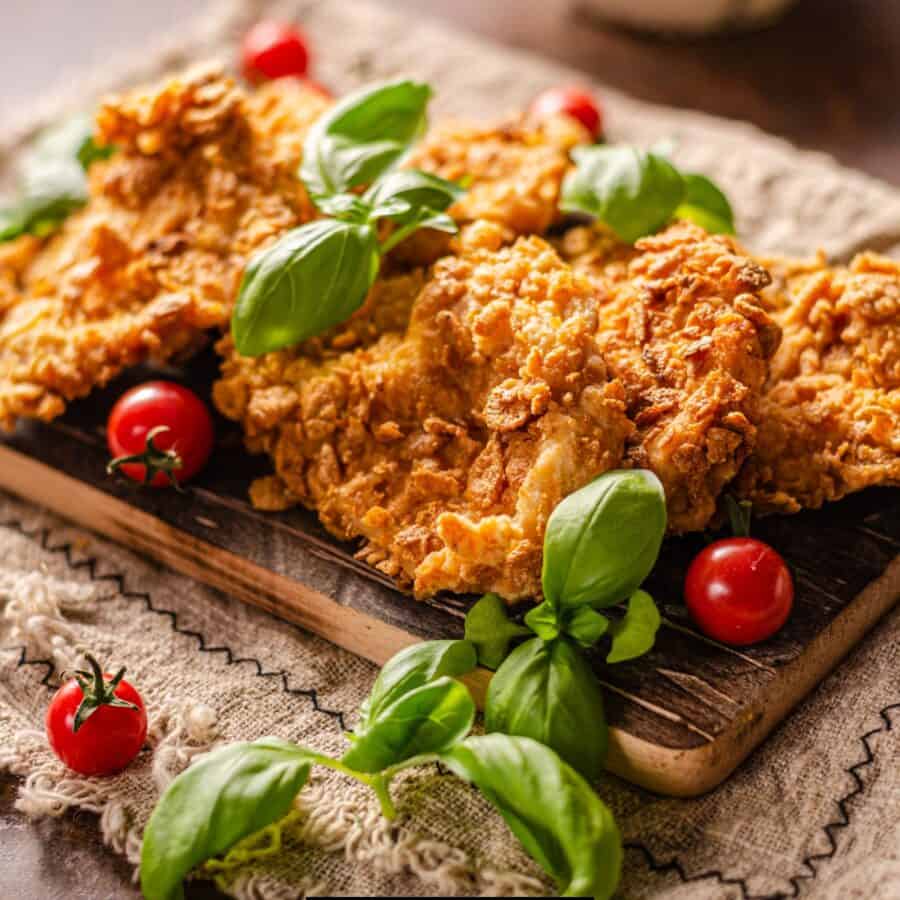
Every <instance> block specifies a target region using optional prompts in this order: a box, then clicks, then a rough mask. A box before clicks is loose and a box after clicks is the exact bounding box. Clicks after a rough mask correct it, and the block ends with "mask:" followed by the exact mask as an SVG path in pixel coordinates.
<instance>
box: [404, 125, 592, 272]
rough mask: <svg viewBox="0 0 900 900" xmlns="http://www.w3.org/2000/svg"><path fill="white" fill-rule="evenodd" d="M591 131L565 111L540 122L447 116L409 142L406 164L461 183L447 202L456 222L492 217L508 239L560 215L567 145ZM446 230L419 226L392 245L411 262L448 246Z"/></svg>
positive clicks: (421, 260) (424, 260) (429, 257)
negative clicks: (460, 191) (456, 196)
mask: <svg viewBox="0 0 900 900" xmlns="http://www.w3.org/2000/svg"><path fill="white" fill-rule="evenodd" d="M589 138H590V136H589V135H588V133H587V131H585V130H584V129H583V128H582V126H581V125H580V124H579V123H577V122H575V121H574V120H572V119H570V118H569V117H567V116H564V117H560V118H558V119H556V118H554V119H551V120H549V121H548V122H545V123H543V124H541V125H531V124H529V123H527V122H526V121H525V120H523V119H515V120H511V121H509V122H505V123H501V124H499V125H478V124H472V123H465V122H455V121H451V122H446V123H443V124H440V125H437V126H436V127H435V128H433V129H432V130H431V131H429V133H428V134H426V135H425V138H424V139H423V140H422V142H421V143H420V144H419V145H418V146H416V147H415V149H414V150H413V153H412V154H411V156H410V159H409V161H408V163H407V165H409V166H410V167H411V168H416V169H424V170H425V171H426V172H432V173H434V174H436V175H440V176H441V177H442V178H446V179H448V180H450V181H457V182H461V183H463V184H465V185H466V186H467V190H466V194H465V196H463V197H462V198H461V199H460V200H458V201H457V202H456V203H455V204H454V205H453V206H451V207H450V209H449V213H450V214H451V215H452V216H453V218H454V219H456V221H457V222H460V223H469V222H478V221H483V222H492V223H495V224H497V225H500V226H502V228H503V229H504V240H505V242H507V243H509V242H510V241H512V240H514V239H515V237H516V236H518V235H524V234H535V233H537V234H541V233H543V232H544V231H546V230H547V228H549V227H550V225H551V224H553V222H554V221H556V219H557V218H558V217H559V193H560V189H561V186H562V180H563V177H564V176H565V174H566V172H567V171H568V170H569V166H570V163H569V150H571V148H572V147H574V146H575V145H576V144H578V143H583V142H585V141H586V140H589ZM448 247H449V242H448V238H447V236H446V235H443V234H440V233H439V232H433V231H431V232H420V233H419V234H415V235H413V236H412V238H411V239H410V240H408V241H406V242H404V243H403V244H402V245H401V246H400V247H399V248H398V250H397V251H396V255H397V257H398V258H400V259H402V260H405V261H408V262H413V263H417V264H420V265H421V264H428V263H431V262H434V261H435V260H436V259H438V258H439V257H440V256H442V255H445V254H446V253H447V252H448Z"/></svg>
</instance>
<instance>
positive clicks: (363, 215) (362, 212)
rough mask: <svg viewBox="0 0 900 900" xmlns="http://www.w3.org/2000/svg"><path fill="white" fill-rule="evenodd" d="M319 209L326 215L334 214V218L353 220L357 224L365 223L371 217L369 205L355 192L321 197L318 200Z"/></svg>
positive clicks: (346, 220)
mask: <svg viewBox="0 0 900 900" xmlns="http://www.w3.org/2000/svg"><path fill="white" fill-rule="evenodd" d="M319 209H320V210H322V212H323V213H325V215H327V216H334V218H335V219H342V220H343V221H345V222H354V223H355V224H357V225H365V224H367V223H368V222H369V220H370V219H371V218H372V209H371V207H370V206H369V204H368V203H366V202H365V201H363V199H362V198H361V197H358V196H357V195H356V194H333V195H332V196H330V197H323V198H322V199H321V201H320V202H319Z"/></svg>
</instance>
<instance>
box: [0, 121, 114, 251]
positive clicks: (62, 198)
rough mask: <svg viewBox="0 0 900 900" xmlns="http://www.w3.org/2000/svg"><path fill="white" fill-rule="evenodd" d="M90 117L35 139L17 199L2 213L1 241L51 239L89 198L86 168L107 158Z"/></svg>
mask: <svg viewBox="0 0 900 900" xmlns="http://www.w3.org/2000/svg"><path fill="white" fill-rule="evenodd" d="M92 132H93V121H92V119H91V118H90V117H89V116H84V115H82V116H74V117H73V118H71V119H68V120H66V121H65V122H63V124H62V125H60V126H58V127H57V128H53V129H50V130H48V131H46V132H44V133H43V134H41V135H40V136H38V138H37V139H36V140H35V142H34V144H33V145H32V146H31V147H30V149H29V151H28V153H27V154H26V155H25V157H24V158H23V160H22V163H21V166H20V184H19V198H18V200H17V201H16V203H15V204H14V205H13V206H12V207H8V208H6V209H3V210H0V241H8V240H12V239H13V238H16V237H18V236H19V235H21V234H25V233H29V234H35V235H38V236H43V235H45V234H49V233H50V232H52V231H54V230H56V229H57V228H58V227H59V225H60V224H61V223H62V222H63V220H65V218H66V217H67V216H69V215H70V214H71V213H72V212H74V211H75V210H76V209H78V208H79V207H81V206H83V205H84V204H85V203H86V202H87V199H88V190H87V179H86V178H85V175H84V172H85V169H87V167H88V166H89V165H90V164H91V163H92V162H93V161H94V160H96V159H100V158H105V157H107V156H109V155H110V154H111V153H112V152H113V150H114V148H113V147H98V146H97V145H96V144H95V143H94V141H93V137H92Z"/></svg>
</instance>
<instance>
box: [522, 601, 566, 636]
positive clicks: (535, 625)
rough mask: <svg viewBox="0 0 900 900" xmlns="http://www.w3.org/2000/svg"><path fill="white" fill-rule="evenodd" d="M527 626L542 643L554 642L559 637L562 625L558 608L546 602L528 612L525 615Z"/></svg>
mask: <svg viewBox="0 0 900 900" xmlns="http://www.w3.org/2000/svg"><path fill="white" fill-rule="evenodd" d="M525 624H526V625H527V626H528V627H529V628H530V629H531V630H532V631H533V632H534V633H535V634H536V635H537V636H538V637H539V638H540V639H541V640H542V641H552V640H553V639H554V638H555V637H559V633H560V623H559V616H558V615H557V612H556V607H554V606H553V604H552V603H548V602H547V601H546V600H545V601H544V602H543V603H541V604H540V605H539V606H536V607H535V608H534V609H531V610H529V611H528V613H527V614H526V615H525Z"/></svg>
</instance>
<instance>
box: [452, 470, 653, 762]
mask: <svg viewBox="0 0 900 900" xmlns="http://www.w3.org/2000/svg"><path fill="white" fill-rule="evenodd" d="M665 530H666V502H665V494H664V492H663V488H662V485H661V484H660V482H659V479H658V478H657V477H656V476H655V475H654V474H653V473H652V472H650V471H648V470H644V469H623V470H616V471H611V472H606V473H604V474H603V475H600V476H599V477H598V478H596V479H594V481H592V482H590V483H589V484H587V485H585V486H584V487H583V488H581V489H580V490H578V491H576V492H575V493H573V494H570V495H569V496H568V497H566V498H565V499H564V500H563V501H562V502H561V503H559V504H558V505H557V507H556V509H554V511H553V513H552V515H551V516H550V519H549V520H548V522H547V529H546V532H545V534H544V565H543V570H542V576H541V581H542V586H543V589H544V597H545V599H544V602H543V603H541V604H540V605H539V606H536V607H535V608H534V609H532V610H530V611H529V612H528V614H527V615H526V616H525V618H524V626H521V625H518V624H517V623H515V622H512V621H510V620H509V619H508V617H507V614H506V610H505V608H504V607H503V606H502V604H499V603H498V600H497V598H496V597H495V596H494V595H492V594H488V595H485V596H484V597H482V599H481V600H479V601H478V603H476V604H475V605H474V606H473V607H472V609H471V610H470V611H469V614H468V616H467V617H466V634H467V636H469V635H472V636H479V637H481V635H482V633H487V632H492V633H493V635H494V636H495V639H494V640H493V641H489V640H487V639H486V635H485V637H481V640H480V641H479V642H478V644H477V649H478V652H479V661H480V662H481V663H482V665H489V666H492V667H494V668H496V669H497V671H496V672H495V674H494V677H493V679H492V680H491V683H490V686H489V688H488V693H487V701H486V703H485V727H486V728H487V730H488V731H490V732H493V731H499V732H503V733H506V734H514V735H522V736H524V737H530V738H534V739H535V740H538V741H541V742H542V743H544V744H546V745H547V746H548V747H551V748H552V749H553V750H555V751H556V752H557V753H558V754H559V755H560V756H561V757H562V758H563V759H564V760H565V761H566V762H567V763H569V764H570V765H571V766H573V767H574V768H575V769H577V770H578V771H579V772H580V773H581V774H582V775H584V776H585V777H587V778H589V779H595V778H596V777H597V776H598V775H599V773H600V769H601V766H602V764H603V759H604V757H605V754H606V744H607V730H606V723H605V720H604V714H603V693H602V688H601V685H600V683H599V681H598V680H597V677H596V676H595V675H594V672H593V669H592V668H591V666H590V665H589V664H588V662H587V661H586V660H585V658H584V657H583V656H582V654H581V649H582V648H583V649H587V648H589V647H591V646H593V645H594V644H596V643H597V642H598V641H600V640H602V639H604V637H605V636H607V635H608V636H609V638H610V649H609V651H608V653H607V656H606V661H607V662H608V663H617V662H624V661H625V660H629V659H634V658H635V657H636V656H640V655H641V654H643V653H646V652H647V651H648V650H649V649H650V648H651V647H652V646H653V642H654V639H655V637H656V632H657V630H658V628H659V625H660V616H659V612H658V611H657V609H656V605H655V604H654V602H653V599H652V598H651V597H650V595H649V594H647V593H646V592H645V591H642V590H639V589H638V588H639V586H640V585H641V583H642V582H643V581H644V579H645V578H646V577H647V576H648V575H649V574H650V571H651V570H652V568H653V566H654V564H655V562H656V558H657V556H658V555H659V549H660V546H661V544H662V539H663V535H664V534H665ZM626 600H627V602H628V607H627V611H626V613H625V615H624V617H622V618H620V619H616V620H613V621H611V620H610V619H609V618H607V616H605V615H603V614H602V613H600V612H598V609H605V608H608V607H610V606H613V605H615V604H617V603H621V602H623V601H626ZM470 620H471V623H472V624H471V625H470ZM523 628H524V630H525V631H526V632H529V631H530V632H532V633H533V634H534V635H536V637H532V638H530V639H529V640H527V641H525V642H524V643H523V644H521V645H520V646H519V647H517V648H516V649H515V650H513V651H512V653H510V654H509V656H507V657H506V658H505V660H503V659H502V657H503V654H504V653H505V652H506V650H507V649H508V647H509V644H510V643H511V641H512V640H514V639H515V638H517V637H520V636H522V629H523ZM501 660H502V662H501Z"/></svg>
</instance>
